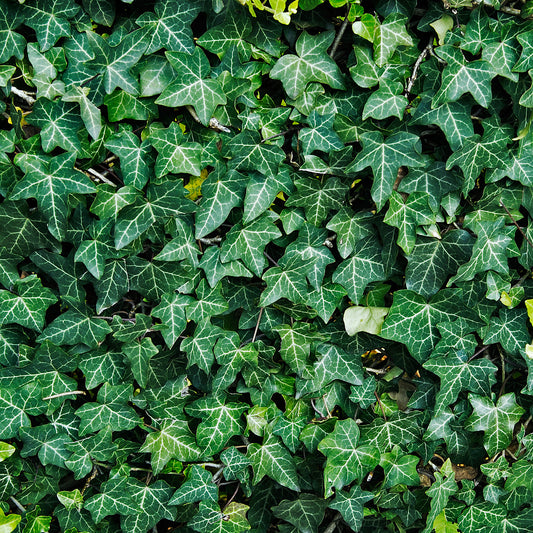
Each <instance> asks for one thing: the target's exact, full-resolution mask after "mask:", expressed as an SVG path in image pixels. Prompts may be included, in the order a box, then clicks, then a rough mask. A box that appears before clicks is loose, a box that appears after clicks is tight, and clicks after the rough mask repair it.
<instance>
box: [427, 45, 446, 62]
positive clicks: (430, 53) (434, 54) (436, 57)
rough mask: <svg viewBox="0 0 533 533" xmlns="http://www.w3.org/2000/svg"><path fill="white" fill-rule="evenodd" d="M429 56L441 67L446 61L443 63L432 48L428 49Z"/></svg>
mask: <svg viewBox="0 0 533 533" xmlns="http://www.w3.org/2000/svg"><path fill="white" fill-rule="evenodd" d="M429 55H430V56H431V57H434V58H435V59H436V60H437V63H440V64H441V65H446V64H447V63H446V61H444V59H442V58H441V57H439V56H438V55H437V53H436V52H435V50H434V48H433V46H432V47H431V48H429Z"/></svg>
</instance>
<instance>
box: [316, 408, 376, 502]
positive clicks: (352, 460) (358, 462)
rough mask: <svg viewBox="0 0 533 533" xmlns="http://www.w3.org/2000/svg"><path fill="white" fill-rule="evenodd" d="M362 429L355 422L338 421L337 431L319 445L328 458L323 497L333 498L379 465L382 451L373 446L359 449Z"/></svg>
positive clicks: (349, 419)
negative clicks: (331, 496) (333, 495)
mask: <svg viewBox="0 0 533 533" xmlns="http://www.w3.org/2000/svg"><path fill="white" fill-rule="evenodd" d="M359 435H360V431H359V427H358V426H357V423H356V422H355V420H353V419H351V418H348V419H346V420H337V423H336V424H335V429H334V430H333V432H332V433H330V434H329V435H328V436H327V437H326V438H325V439H323V440H322V441H320V444H319V445H318V449H319V451H321V452H322V453H323V454H324V455H325V456H326V457H327V462H326V467H325V469H324V497H325V498H327V497H328V496H330V495H331V494H333V487H335V489H337V490H338V491H339V490H341V489H342V488H343V487H344V486H346V485H349V484H350V483H351V482H352V481H354V480H358V481H360V480H362V478H363V476H365V475H366V474H367V473H368V472H370V471H371V470H373V469H374V467H375V466H377V464H378V463H379V451H378V449H377V448H376V447H374V446H367V445H363V446H358V444H359Z"/></svg>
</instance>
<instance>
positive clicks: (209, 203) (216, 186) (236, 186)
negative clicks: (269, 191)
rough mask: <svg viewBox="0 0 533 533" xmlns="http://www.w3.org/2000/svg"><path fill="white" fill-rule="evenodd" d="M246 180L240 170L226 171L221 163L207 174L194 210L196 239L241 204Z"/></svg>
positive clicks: (205, 233) (215, 227) (217, 225)
mask: <svg viewBox="0 0 533 533" xmlns="http://www.w3.org/2000/svg"><path fill="white" fill-rule="evenodd" d="M247 181H248V179H247V178H246V176H244V175H242V174H241V173H240V172H236V171H235V170H229V171H227V170H226V169H225V168H224V166H222V165H220V166H217V167H216V168H215V170H214V171H213V172H211V173H210V174H209V176H208V178H207V179H206V180H205V181H204V182H203V183H202V197H203V198H202V202H201V203H200V206H199V208H198V210H197V211H196V235H195V237H196V239H201V238H202V237H205V236H206V235H208V234H209V233H211V232H212V231H214V230H215V229H217V228H218V227H219V226H220V225H221V224H222V223H223V222H224V221H225V220H226V219H227V218H228V215H229V214H230V212H231V210H232V209H233V208H234V207H238V206H241V205H242V202H243V196H244V191H245V189H246V182H247ZM278 192H279V191H278ZM276 194H277V192H276Z"/></svg>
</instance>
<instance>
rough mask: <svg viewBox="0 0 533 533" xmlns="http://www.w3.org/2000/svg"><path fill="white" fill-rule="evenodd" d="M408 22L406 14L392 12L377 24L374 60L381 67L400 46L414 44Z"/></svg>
mask: <svg viewBox="0 0 533 533" xmlns="http://www.w3.org/2000/svg"><path fill="white" fill-rule="evenodd" d="M406 23H407V17H406V16H405V15H401V14H400V13H391V14H390V15H389V16H387V17H386V18H385V20H384V21H383V22H382V23H381V24H379V25H378V26H377V28H376V33H375V35H374V60H375V62H376V64H377V65H378V66H379V67H383V66H384V65H385V64H386V63H387V62H388V60H389V59H390V57H391V56H392V54H394V51H395V50H396V49H397V48H398V46H414V44H415V43H414V42H413V38H412V37H411V36H410V35H409V33H408V32H407V29H406V27H405V25H406ZM439 49H440V48H439Z"/></svg>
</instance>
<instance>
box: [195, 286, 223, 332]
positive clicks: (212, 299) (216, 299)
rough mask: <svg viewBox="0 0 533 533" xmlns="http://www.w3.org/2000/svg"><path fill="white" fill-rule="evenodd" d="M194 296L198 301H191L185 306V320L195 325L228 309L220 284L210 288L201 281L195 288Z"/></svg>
mask: <svg viewBox="0 0 533 533" xmlns="http://www.w3.org/2000/svg"><path fill="white" fill-rule="evenodd" d="M196 296H197V297H198V299H197V300H193V301H191V303H190V304H189V305H188V306H187V318H188V319H189V320H194V321H195V322H196V323H197V324H199V323H200V322H202V321H203V320H205V319H207V318H209V317H211V316H213V315H220V314H222V313H223V312H224V311H226V310H227V308H228V302H227V300H226V299H225V298H224V296H222V285H221V284H220V283H219V284H218V285H216V286H215V287H213V288H211V287H209V285H208V284H207V282H206V280H205V279H203V280H202V281H200V284H199V285H198V287H197V288H196Z"/></svg>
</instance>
